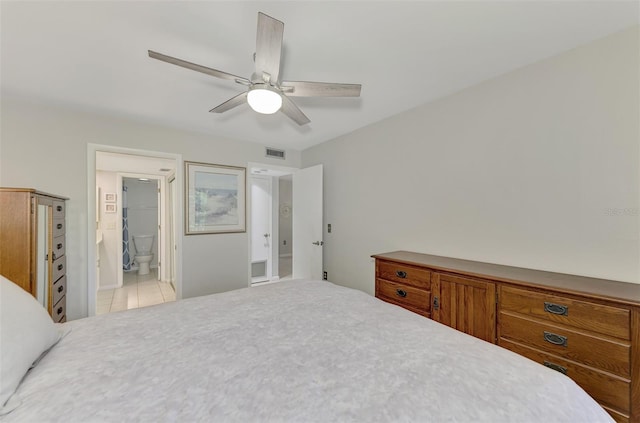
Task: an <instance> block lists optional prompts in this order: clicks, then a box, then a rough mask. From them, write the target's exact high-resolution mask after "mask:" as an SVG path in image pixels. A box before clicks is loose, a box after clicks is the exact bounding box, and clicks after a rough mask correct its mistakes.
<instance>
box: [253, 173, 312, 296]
mask: <svg viewBox="0 0 640 423" xmlns="http://www.w3.org/2000/svg"><path fill="white" fill-rule="evenodd" d="M254 168H259V169H267V170H269V171H274V172H277V173H280V174H281V175H279V176H284V175H293V174H295V173H296V172H297V171H298V170H300V168H297V167H289V166H278V165H273V164H266V163H258V162H248V163H247V173H248V177H247V178H246V189H245V192H247V193H249V192H251V191H250V190H251V181H250V177H251V175H252V174H251V170H252V169H254ZM273 189H274V188H273V184H272V186H271V192H273ZM273 207H276V206H275V205H274V202H273V201H272V210H273ZM251 213H253V209H252V205H251V195H247V235H248V236H247V243H248V245H249V250H248V253H249V254H248V256H249V257H248V258H249V260H248V261H247V284H248V286H251V251H252V250H251V237H252V230H253V228H252V225H251V221H252V215H251ZM294 213H295V210H294ZM272 214H273V216H272V221H273V220H274V216H275V217H276V218H277V216H278V214H275V212H273V211H272ZM274 231H275V228H274V227H273V225H272V228H271V266H272V267H271V268H272V274H271V280H269V281H267V282H260V283H258V284H256V285H262V284H267V283H273V282H277V281H278V280H277V279H275V280H274V276H273V268H274V267H273V266H274V264H275V261H274V260H277V257H275V258H274V256H277V255H278V248H273V246H274V245H277V246H278V247H279V242H280V241H279V240H278V237H277V236H276V235H274Z"/></svg>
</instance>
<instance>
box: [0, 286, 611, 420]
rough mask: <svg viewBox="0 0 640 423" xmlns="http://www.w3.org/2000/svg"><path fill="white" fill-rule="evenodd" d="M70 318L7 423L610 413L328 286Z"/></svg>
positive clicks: (545, 373) (503, 354)
mask: <svg viewBox="0 0 640 423" xmlns="http://www.w3.org/2000/svg"><path fill="white" fill-rule="evenodd" d="M66 325H67V326H68V327H70V328H71V329H72V331H71V332H70V333H69V335H67V336H66V337H65V338H64V339H62V341H61V342H60V343H59V344H58V345H57V346H56V347H55V348H54V349H53V350H52V351H50V352H49V354H48V355H47V356H45V357H44V359H43V360H42V361H41V362H40V364H39V365H38V366H37V367H36V368H35V369H33V370H32V372H31V373H30V374H29V375H28V376H27V378H26V379H25V380H24V382H23V383H22V385H21V386H20V388H19V390H18V396H19V399H20V400H22V405H20V406H19V407H18V408H17V409H16V410H14V411H13V412H12V413H10V414H8V415H6V416H4V417H3V418H2V421H3V422H5V421H6V422H7V423H8V422H45V421H58V422H103V421H104V422H118V423H120V422H131V421H141V422H142V421H144V422H160V421H171V422H194V421H206V422H226V421H230V422H254V421H274V422H281V421H286V422H350V421H358V422H379V421H380V422H381V421H384V422H387V421H390V422H408V421H415V422H444V421H459V422H478V421H483V422H572V423H574V422H599V421H611V419H610V418H609V416H608V414H606V413H605V412H604V410H603V409H602V408H600V407H599V406H598V405H597V404H596V403H595V402H594V401H593V400H592V399H591V398H590V397H589V396H588V395H587V394H586V393H585V392H584V391H583V390H582V389H580V388H579V387H578V386H577V385H576V384H575V383H574V382H573V381H571V380H570V379H569V378H567V377H566V376H563V375H561V374H560V373H558V372H555V371H553V370H550V369H547V368H545V367H543V366H541V365H539V364H536V363H534V362H533V361H529V360H527V359H525V358H522V357H520V356H518V355H516V354H514V353H511V352H510V351H507V350H505V349H502V348H499V347H497V346H494V345H491V344H489V343H486V342H483V341H480V340H478V339H475V338H473V337H471V336H467V335H465V334H462V333H460V332H457V331H454V330H452V329H450V328H447V327H445V326H442V325H440V324H439V323H436V322H433V321H430V320H428V319H426V318H424V317H421V316H418V315H416V314H413V313H411V312H408V311H406V310H403V309H401V308H399V307H396V306H393V305H390V304H386V303H384V302H382V301H379V300H377V299H376V298H373V297H371V296H369V295H367V294H364V293H362V292H359V291H355V290H351V289H347V288H343V287H338V286H335V285H333V284H331V283H328V282H321V281H290V282H281V283H277V284H273V285H267V286H263V287H257V288H247V289H242V290H238V291H233V292H228V293H224V294H218V295H212V296H207V297H200V298H192V299H188V300H183V301H178V302H175V303H169V304H164V305H160V306H154V307H149V308H144V309H136V310H132V311H127V312H121V313H115V314H109V315H101V316H97V317H93V318H88V319H82V320H77V321H72V322H69V323H67V324H66Z"/></svg>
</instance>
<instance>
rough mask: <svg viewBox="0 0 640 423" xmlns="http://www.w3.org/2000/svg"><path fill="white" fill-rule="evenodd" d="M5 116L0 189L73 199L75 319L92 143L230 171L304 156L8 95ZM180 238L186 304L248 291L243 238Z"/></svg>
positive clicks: (294, 163) (80, 297)
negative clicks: (277, 155) (272, 153)
mask: <svg viewBox="0 0 640 423" xmlns="http://www.w3.org/2000/svg"><path fill="white" fill-rule="evenodd" d="M0 113H1V114H0V118H1V121H2V126H1V128H0V139H2V156H1V157H0V169H1V173H0V184H2V185H3V186H14V187H15V186H20V187H33V188H37V189H39V190H42V191H45V192H51V193H55V194H59V195H64V196H67V197H69V198H70V200H69V201H68V202H67V217H66V221H67V239H66V242H67V250H66V254H67V271H68V273H67V275H68V276H67V284H68V285H67V286H68V294H67V317H68V318H69V319H70V320H71V319H77V318H79V317H83V316H86V315H87V313H88V310H87V308H88V306H87V285H88V282H87V259H88V257H87V238H88V235H87V225H88V221H87V219H93V216H91V217H89V216H88V198H87V197H88V195H87V145H88V144H89V143H92V144H102V145H110V146H119V147H126V148H135V149H141V150H148V151H158V152H165V153H173V154H181V155H182V158H183V159H184V160H190V161H199V162H208V163H220V164H226V165H231V166H246V165H247V163H248V162H249V161H253V162H261V163H266V164H269V163H272V164H275V165H281V166H291V167H299V164H300V153H299V152H296V151H287V160H284V161H283V160H277V159H269V158H266V157H265V154H264V147H263V146H261V145H259V144H254V143H249V142H241V141H234V140H228V139H221V138H217V137H213V136H208V135H203V134H197V133H191V132H186V131H180V130H176V129H171V128H166V127H163V126H160V125H155V124H144V123H137V122H133V121H130V120H125V119H123V118H120V117H115V116H109V117H107V116H100V115H97V114H94V113H89V112H84V111H76V110H67V109H64V108H62V107H60V106H59V105H44V104H38V103H33V102H29V101H26V100H21V99H17V98H15V97H11V96H9V95H6V94H4V93H3V96H2V108H1V111H0ZM92 189H93V188H92ZM183 233H184V232H183V224H182V222H180V227H179V228H178V236H182V237H183V238H182V246H183V266H182V277H183V287H182V293H183V297H193V296H197V295H204V294H208V293H214V292H222V291H227V290H230V289H236V288H241V287H245V286H247V284H248V275H249V272H248V262H249V260H248V245H249V242H248V239H247V234H246V233H237V234H218V235H191V236H184V235H183ZM92 266H93V264H92Z"/></svg>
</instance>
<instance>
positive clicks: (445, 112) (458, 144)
mask: <svg viewBox="0 0 640 423" xmlns="http://www.w3.org/2000/svg"><path fill="white" fill-rule="evenodd" d="M638 40H639V33H638V27H635V28H633V29H630V30H627V31H624V32H622V33H619V34H614V35H612V36H610V37H608V38H605V39H602V40H598V41H596V42H593V43H591V44H589V45H586V46H583V47H580V48H577V49H575V50H572V51H569V52H566V53H564V54H562V55H559V56H557V57H553V58H550V59H547V60H545V61H542V62H539V63H536V64H533V65H530V66H527V67H524V68H522V69H520V70H517V71H515V72H511V73H509V74H505V75H503V76H501V77H498V78H495V79H493V80H490V81H487V82H485V83H483V84H480V85H477V86H474V87H471V88H468V89H466V90H464V91H461V92H459V93H457V94H455V95H452V96H449V97H447V98H443V99H441V100H438V101H435V102H433V103H431V104H427V105H424V106H422V107H419V108H416V109H413V110H411V111H408V112H406V113H403V114H400V115H397V116H395V117H392V118H389V119H387V120H384V121H381V122H378V123H376V124H373V125H371V126H368V127H365V128H362V129H360V130H358V131H355V132H353V133H351V134H349V135H346V136H343V137H340V138H338V139H335V140H333V141H331V142H327V143H324V144H321V145H319V146H316V147H314V148H311V149H308V150H305V151H304V152H303V154H302V161H303V166H304V167H306V166H310V165H313V164H316V163H323V164H324V169H325V172H324V175H325V181H324V182H325V188H324V191H325V202H324V204H325V206H324V219H325V231H326V223H331V224H332V233H331V234H328V233H326V232H325V235H324V236H325V250H324V252H325V256H324V257H325V270H327V271H328V273H329V280H332V281H335V282H337V283H340V284H342V285H346V286H350V287H354V288H357V289H360V290H363V291H366V292H369V293H373V291H374V264H373V260H372V259H370V258H369V256H370V255H371V254H375V253H382V252H387V251H394V250H399V249H404V250H412V251H417V252H424V253H429V254H436V255H442V256H450V257H459V258H466V259H471V260H479V261H486V262H491V263H500V264H508V265H514V266H520V267H529V268H536V269H543V270H551V271H557V272H565V273H575V274H580V275H589V276H595V277H603V278H611V279H617V280H622V281H631V282H640V277H639V276H640V275H639V268H638V265H639V258H640V248H639V231H640V225H639V212H638V211H639V210H640V200H639V191H640V182H639V181H640V177H639V176H640V166H639V161H640V160H639V156H640V154H639V137H640V134H639V129H638V128H639V112H640V110H639V102H640V101H639V100H640V99H639V88H640V87H639V83H638V79H639V76H638V75H639V74H640V69H639V58H638V56H639V50H640V49H639V41H638ZM426 77H428V76H426ZM363 95H364V96H365V98H366V87H364V88H363Z"/></svg>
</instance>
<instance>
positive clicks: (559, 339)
mask: <svg viewBox="0 0 640 423" xmlns="http://www.w3.org/2000/svg"><path fill="white" fill-rule="evenodd" d="M544 340H545V341H547V342H548V343H550V344H553V345H560V346H562V347H566V346H567V337H566V336H562V335H556V334H555V333H551V332H547V331H544Z"/></svg>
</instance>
